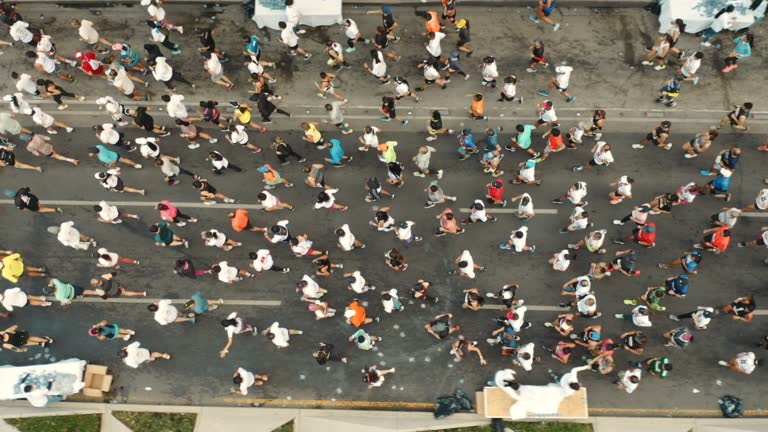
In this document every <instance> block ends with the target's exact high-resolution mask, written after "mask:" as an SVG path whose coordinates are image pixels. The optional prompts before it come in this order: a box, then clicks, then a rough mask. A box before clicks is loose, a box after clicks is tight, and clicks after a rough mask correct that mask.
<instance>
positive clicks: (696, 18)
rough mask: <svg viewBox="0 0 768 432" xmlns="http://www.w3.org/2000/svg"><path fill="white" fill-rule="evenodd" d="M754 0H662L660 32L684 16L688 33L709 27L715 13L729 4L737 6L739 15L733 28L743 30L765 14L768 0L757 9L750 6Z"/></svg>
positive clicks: (663, 31)
mask: <svg viewBox="0 0 768 432" xmlns="http://www.w3.org/2000/svg"><path fill="white" fill-rule="evenodd" d="M753 1H754V0H661V14H659V33H666V32H667V30H669V27H670V25H671V23H672V21H674V20H676V19H678V18H682V19H683V21H685V24H686V28H685V32H686V33H698V32H700V31H702V30H706V29H708V28H709V25H710V24H711V23H712V21H713V20H714V17H715V14H716V13H717V12H719V11H720V10H721V9H723V8H724V7H726V6H727V5H729V4H732V5H733V6H734V7H735V9H736V10H735V11H734V12H735V14H736V16H737V17H738V20H737V21H736V25H735V26H734V28H733V29H732V30H741V29H743V28H747V27H749V26H751V25H752V24H754V23H755V21H757V20H758V19H760V18H762V17H763V15H765V9H766V7H768V0H764V1H763V2H762V4H761V5H760V6H759V7H758V8H757V9H756V10H754V11H753V10H751V9H749V7H750V6H751V5H752V3H753Z"/></svg>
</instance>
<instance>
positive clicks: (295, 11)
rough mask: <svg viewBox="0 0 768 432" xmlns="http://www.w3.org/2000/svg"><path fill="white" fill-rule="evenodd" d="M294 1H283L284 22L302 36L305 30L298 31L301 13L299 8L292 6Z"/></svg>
mask: <svg viewBox="0 0 768 432" xmlns="http://www.w3.org/2000/svg"><path fill="white" fill-rule="evenodd" d="M293 1H294V0H285V20H286V21H287V23H288V25H289V26H290V27H291V28H292V29H293V30H295V31H296V33H298V34H304V33H306V32H307V31H306V30H303V29H302V30H300V29H299V20H300V19H301V12H300V11H299V7H298V6H296V5H294V3H293Z"/></svg>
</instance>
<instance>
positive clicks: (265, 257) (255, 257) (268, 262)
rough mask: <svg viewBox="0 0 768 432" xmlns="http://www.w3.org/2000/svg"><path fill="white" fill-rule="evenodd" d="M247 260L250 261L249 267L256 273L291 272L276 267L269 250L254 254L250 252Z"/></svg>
mask: <svg viewBox="0 0 768 432" xmlns="http://www.w3.org/2000/svg"><path fill="white" fill-rule="evenodd" d="M248 258H250V259H251V267H252V268H253V269H254V270H255V271H256V272H257V273H261V272H263V271H264V270H271V271H273V272H279V273H288V272H289V271H291V269H290V268H289V267H280V266H276V265H275V262H274V260H273V259H272V252H270V251H269V249H259V250H257V251H256V252H251V253H249V254H248Z"/></svg>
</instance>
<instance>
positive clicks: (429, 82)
mask: <svg viewBox="0 0 768 432" xmlns="http://www.w3.org/2000/svg"><path fill="white" fill-rule="evenodd" d="M435 81H437V80H428V79H426V78H424V83H425V84H427V85H429V84H434V83H435Z"/></svg>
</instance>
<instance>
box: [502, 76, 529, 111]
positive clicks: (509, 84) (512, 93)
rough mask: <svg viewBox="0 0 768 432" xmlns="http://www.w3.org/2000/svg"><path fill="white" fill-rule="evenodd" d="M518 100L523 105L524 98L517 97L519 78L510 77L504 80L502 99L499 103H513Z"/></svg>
mask: <svg viewBox="0 0 768 432" xmlns="http://www.w3.org/2000/svg"><path fill="white" fill-rule="evenodd" d="M515 98H517V102H518V103H519V104H522V103H523V97H522V96H520V97H518V96H517V77H516V76H514V75H510V76H508V77H506V78H504V86H502V87H501V97H500V98H499V99H498V100H497V102H512V101H514V100H515Z"/></svg>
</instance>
